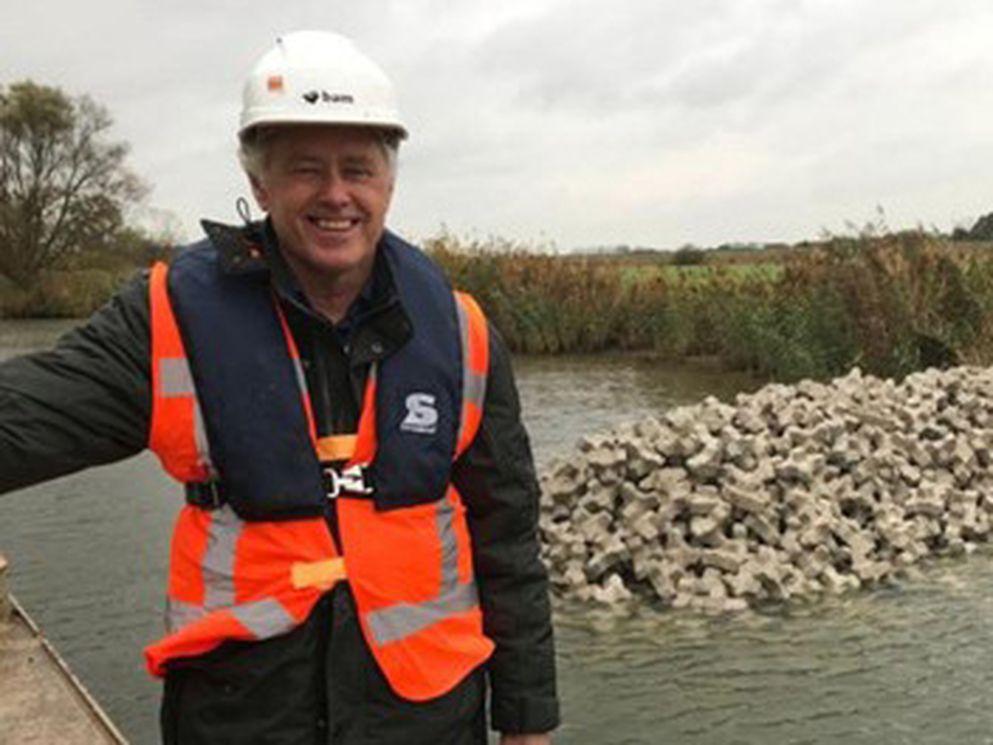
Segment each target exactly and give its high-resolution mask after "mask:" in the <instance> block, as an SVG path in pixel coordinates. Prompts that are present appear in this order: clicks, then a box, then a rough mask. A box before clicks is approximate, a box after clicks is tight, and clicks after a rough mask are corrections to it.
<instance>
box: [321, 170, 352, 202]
mask: <svg viewBox="0 0 993 745" xmlns="http://www.w3.org/2000/svg"><path fill="white" fill-rule="evenodd" d="M320 198H321V200H322V201H324V202H326V203H327V204H330V205H334V206H335V207H342V206H347V205H348V204H349V203H350V202H351V199H352V195H351V192H350V191H349V189H348V184H347V182H346V181H345V179H343V178H342V177H341V174H340V173H336V172H335V171H333V170H331V171H328V173H327V175H326V176H325V177H324V180H323V182H322V183H321V193H320Z"/></svg>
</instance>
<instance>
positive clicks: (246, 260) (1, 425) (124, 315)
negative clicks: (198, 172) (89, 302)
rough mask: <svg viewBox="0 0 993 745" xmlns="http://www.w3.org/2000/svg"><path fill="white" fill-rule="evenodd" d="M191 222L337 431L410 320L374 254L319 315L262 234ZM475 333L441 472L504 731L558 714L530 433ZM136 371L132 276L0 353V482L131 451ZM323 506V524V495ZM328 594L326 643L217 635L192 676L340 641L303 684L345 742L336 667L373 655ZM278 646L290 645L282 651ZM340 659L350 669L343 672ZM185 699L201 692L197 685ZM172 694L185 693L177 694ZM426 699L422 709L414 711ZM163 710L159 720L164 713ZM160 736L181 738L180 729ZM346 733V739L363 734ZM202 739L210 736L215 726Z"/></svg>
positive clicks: (237, 677) (141, 431)
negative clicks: (40, 348)
mask: <svg viewBox="0 0 993 745" xmlns="http://www.w3.org/2000/svg"><path fill="white" fill-rule="evenodd" d="M207 227H208V233H209V234H210V237H211V239H212V240H213V242H214V243H215V245H217V247H218V250H219V251H220V252H221V254H222V257H224V259H223V260H222V264H223V265H224V266H225V267H226V271H229V272H234V273H244V272H270V273H271V276H272V282H273V285H274V287H275V288H276V290H277V294H278V296H279V298H280V301H281V302H282V304H283V307H284V309H285V311H286V314H287V319H288V321H289V324H290V327H291V329H292V332H293V335H294V338H295V340H296V343H297V346H298V347H299V349H300V353H301V357H302V359H303V363H304V369H305V372H306V376H307V382H308V386H309V389H310V392H311V398H312V402H313V405H314V413H315V417H316V419H317V423H318V429H319V433H320V434H321V435H325V434H334V433H341V432H353V431H354V430H355V426H356V423H357V421H358V415H359V402H360V401H361V392H362V390H363V387H364V384H365V377H366V374H367V372H368V370H369V365H370V364H371V363H372V362H373V361H374V360H376V359H380V358H383V357H386V356H388V355H389V354H390V353H391V352H392V351H393V350H395V349H397V348H398V347H399V346H400V345H402V344H403V343H404V341H405V340H406V339H407V337H408V335H409V333H410V323H409V322H408V320H407V316H406V312H405V310H404V308H402V307H401V305H400V303H399V299H398V298H397V296H396V293H395V292H394V290H393V286H392V280H391V277H390V276H389V269H388V268H387V267H386V262H380V261H377V262H376V268H375V270H374V273H373V277H372V278H371V280H370V282H369V284H368V285H367V286H366V288H365V289H364V291H363V293H362V295H361V296H360V297H359V299H358V300H357V301H356V302H355V303H354V304H353V306H352V308H350V310H349V312H348V314H347V316H346V318H345V319H344V320H343V321H342V322H341V323H339V324H337V325H335V326H333V325H332V324H330V323H329V322H328V321H326V320H325V319H323V318H322V317H321V316H319V315H317V314H316V313H314V312H313V311H312V310H311V309H310V307H309V305H308V304H307V302H306V300H305V299H304V297H303V295H302V294H301V293H300V291H299V290H298V289H297V287H296V285H295V283H294V282H293V280H292V276H291V274H290V272H289V271H288V269H287V267H286V265H285V263H284V262H283V261H282V257H281V255H280V253H279V251H278V249H277V248H275V241H274V239H273V237H272V234H271V232H270V231H268V230H253V231H247V230H243V229H233V228H224V227H221V226H216V225H214V226H207ZM253 241H254V242H256V243H261V244H262V245H264V246H265V249H266V250H265V251H264V252H263V255H262V256H261V257H258V256H253V255H252V254H250V253H249V252H248V251H247V250H246V248H247V246H248V245H249V243H250V242H253ZM490 331H491V333H490V339H491V344H490V347H491V348H490V373H489V378H488V387H487V392H486V400H485V409H484V417H483V421H482V425H481V428H480V432H479V435H478V436H477V437H476V440H475V441H474V443H473V444H472V446H471V447H470V448H469V450H468V451H467V452H466V453H465V454H464V455H463V456H462V457H461V458H460V459H459V461H458V462H457V463H456V464H455V466H454V471H453V480H454V481H455V483H456V485H457V487H458V488H459V490H460V492H461V494H462V496H463V499H464V501H465V504H466V507H467V511H468V525H469V529H470V532H471V534H472V542H473V554H474V561H475V570H476V577H477V582H478V585H479V591H480V601H481V604H482V608H483V617H484V626H485V631H486V633H487V635H488V636H490V637H491V638H492V639H493V640H494V641H495V642H496V651H495V652H494V654H493V657H492V658H491V659H490V661H489V662H488V663H487V672H488V677H489V681H490V685H491V689H492V693H491V720H492V726H493V728H494V729H497V730H500V731H504V732H544V731H548V730H550V729H552V728H554V727H555V726H557V724H558V702H557V698H556V691H555V669H554V651H553V642H552V629H551V621H550V610H549V604H548V596H547V578H546V573H545V570H544V568H543V566H542V564H541V561H540V559H539V555H538V538H537V530H536V523H537V510H538V488H537V484H536V481H535V476H534V469H533V462H532V458H531V453H530V446H529V443H528V439H527V435H526V433H525V431H524V429H523V426H522V425H521V421H520V410H519V402H518V397H517V391H516V388H515V385H514V381H513V375H512V372H511V367H510V360H509V356H508V354H507V351H506V348H505V347H504V345H503V343H502V341H501V340H500V338H499V336H498V335H497V334H496V333H495V330H494V329H492V328H491V329H490ZM149 381H150V376H149V309H148V280H147V276H146V275H142V276H139V277H137V278H136V279H135V280H133V281H132V282H131V283H130V284H128V285H127V286H125V287H124V288H123V289H122V290H121V291H120V292H119V293H117V295H116V296H115V297H114V298H113V299H112V300H111V301H110V302H109V303H108V304H107V305H106V306H104V307H103V308H102V309H100V310H99V311H98V312H97V313H96V314H94V316H93V317H92V318H91V319H90V320H89V321H88V323H86V324H85V325H84V326H82V327H80V328H78V329H76V330H74V331H72V332H70V333H68V334H67V335H66V336H64V337H63V338H62V339H60V340H59V343H58V345H57V346H56V348H55V349H54V350H52V351H47V352H40V353H37V354H33V355H29V356H25V357H21V358H16V359H13V360H10V361H8V362H6V363H4V364H2V365H0V492H4V491H9V490H12V489H16V488H19V487H23V486H27V485H29V484H32V483H35V482H38V481H42V480H45V479H50V478H53V477H56V476H59V475H62V474H67V473H71V472H74V471H77V470H79V469H82V468H85V467H88V466H92V465H97V464H101V463H108V462H111V461H115V460H120V459H123V458H126V457H128V456H131V455H134V454H135V453H137V452H139V451H140V450H142V449H144V448H145V447H146V443H147V435H148V427H149V419H150V411H151V394H150V383H149ZM328 519H329V521H330V523H331V526H332V529H333V530H334V528H335V527H336V526H335V524H334V523H335V520H334V513H333V508H332V507H329V513H328ZM337 594H338V595H340V596H341V597H335V598H328V599H327V601H326V602H325V603H323V604H322V606H321V607H320V609H319V611H318V615H320V614H321V613H326V614H328V616H329V618H328V619H327V621H328V623H333V624H334V628H335V631H334V633H333V634H332V635H331V640H330V641H329V640H328V639H326V638H324V637H327V636H328V635H327V631H326V629H327V628H328V626H327V624H325V623H324V622H323V621H321V622H312V623H309V624H307V625H305V626H304V627H301V628H300V629H299V630H298V631H297V632H294V633H293V634H291V635H289V636H290V639H288V640H286V639H283V640H280V642H279V643H277V644H270V643H269V642H264V643H262V644H261V645H260V644H259V643H255V644H254V645H249V646H251V649H250V650H249V649H242V648H241V646H244V645H241V646H239V645H229V647H228V648H222V650H218V653H217V654H215V655H213V658H216V659H206V660H204V661H203V665H202V666H206V667H207V668H211V667H212V668H213V669H208V672H209V675H208V676H207V678H208V679H218V677H220V678H223V677H224V675H223V674H220V676H219V675H218V670H222V669H223V668H224V666H225V665H230V660H231V659H232V658H233V659H235V660H237V659H239V656H240V657H244V658H247V659H249V660H250V661H251V665H250V667H251V668H252V669H254V670H257V671H258V670H267V669H268V668H270V667H271V668H272V669H273V671H276V670H283V671H285V668H287V667H288V665H287V664H286V658H287V657H292V656H293V655H294V654H296V655H297V656H298V657H299V658H300V670H299V671H297V673H294V674H296V675H298V677H299V676H305V677H306V676H313V675H315V673H314V671H313V670H312V669H311V667H312V666H313V660H314V659H318V658H321V657H323V654H321V652H320V650H326V649H327V647H328V645H331V646H332V647H341V646H342V645H343V644H345V642H347V645H346V647H345V648H346V651H345V653H339V654H337V655H331V654H328V656H327V659H328V660H329V662H328V664H327V665H326V666H322V673H321V675H320V677H322V678H324V680H321V681H319V682H320V685H318V686H317V688H324V689H325V690H326V696H325V697H326V698H327V699H328V701H327V702H326V705H327V708H328V711H327V712H326V716H325V715H323V714H322V715H320V716H318V717H317V720H318V724H319V725H320V726H328V727H332V728H338V729H339V730H342V731H341V732H340V733H339V734H340V737H338V738H336V739H335V742H338V741H339V740H345V739H347V738H345V734H347V732H345V730H347V729H348V727H353V728H354V727H358V728H359V729H361V728H362V727H366V725H365V724H361V723H359V724H356V722H357V721H358V720H357V719H356V717H357V716H358V717H359V718H360V719H361V718H362V717H363V716H365V715H364V714H362V713H361V712H359V714H356V713H355V711H354V709H356V707H358V708H359V709H361V707H362V705H363V697H361V696H359V697H357V698H356V699H355V701H353V702H352V703H353V704H354V705H352V706H350V707H344V708H343V700H344V699H347V698H349V694H348V692H349V691H354V689H355V686H354V682H353V681H347V685H345V686H344V687H342V686H343V683H346V681H345V680H344V678H346V677H350V676H353V675H354V674H356V670H357V669H360V671H361V675H362V676H364V678H370V677H371V678H374V679H376V682H377V684H378V683H382V681H380V680H378V677H377V676H378V671H376V670H369V669H367V668H368V666H370V665H371V666H372V667H373V668H374V667H375V664H374V663H373V662H372V660H371V657H369V655H368V653H367V650H364V649H363V650H354V649H352V648H353V647H356V646H358V647H364V645H363V644H361V643H360V642H358V639H359V636H358V630H357V624H355V623H354V621H353V622H352V623H351V624H350V625H349V628H348V629H347V630H344V631H341V632H340V633H339V626H340V625H341V624H342V622H343V620H342V619H343V618H345V617H347V616H349V614H350V613H351V611H352V608H351V601H350V597H348V593H346V592H342V593H337ZM331 617H333V620H332V619H331ZM308 629H310V631H308ZM336 634H337V635H338V638H337V639H335V638H334V637H335V635H336ZM265 645H269V647H265ZM294 645H296V646H294ZM270 647H271V649H272V650H273V651H272V655H270V657H272V659H271V660H268V661H267V660H265V659H264V657H265V656H266V654H267V649H269V648H270ZM288 648H293V649H296V652H295V653H294V652H287V649H288ZM348 650H351V652H349V651H348ZM349 653H352V654H353V657H352V658H351V660H350V662H348V663H345V662H342V659H344V658H347V655H348V654H349ZM306 660H309V662H306ZM215 663H216V664H215ZM349 665H350V666H351V667H352V668H353V669H351V670H347V671H345V670H343V666H345V667H348V666H349ZM202 666H198V665H194V666H191V667H194V668H196V667H202ZM236 667H237V666H236ZM289 667H292V665H289ZM242 668H244V664H242ZM193 675H194V672H190V671H186V672H184V673H183V674H182V675H180V674H177V675H175V676H171V677H172V678H173V679H172V680H171V681H167V687H166V693H167V695H166V702H165V709H164V712H163V715H164V721H163V724H164V731H165V732H166V734H167V739H168V733H169V730H170V727H176V726H178V725H177V723H176V720H175V717H177V716H178V715H179V714H178V713H177V712H178V711H179V709H181V708H182V706H183V705H184V704H183V702H182V701H181V698H182V696H181V692H180V690H179V689H180V688H181V687H185V688H186V689H189V688H190V686H198V685H201V683H202V681H200V682H195V681H194V682H191V680H192V678H191V676H193ZM245 675H246V672H245V670H244V669H240V670H239V671H238V672H237V673H236V674H233V675H232V676H231V680H233V681H236V682H238V681H241V682H242V683H243V682H244V680H245ZM181 678H185V679H186V681H185V683H183V686H180V685H179V683H180V679H181ZM268 678H269V683H270V684H271V683H272V682H273V681H275V682H276V683H277V686H276V687H272V686H271V685H268V684H266V683H265V682H264V681H261V682H258V685H260V686H262V687H263V689H269V692H270V693H271V692H272V691H278V690H280V689H281V688H282V689H283V690H285V686H288V685H296V684H297V683H298V681H296V680H295V679H293V678H292V676H291V678H290V679H288V680H280V679H279V673H278V672H272V674H271V675H269V676H268ZM466 686H468V687H473V686H475V687H476V688H478V690H480V691H481V690H482V689H481V687H479V683H478V681H474V680H470V681H467V682H466V684H465V686H463V687H466ZM201 687H202V685H201ZM222 687H223V686H222ZM373 688H374V690H373V689H370V691H371V693H369V695H370V696H371V697H372V698H373V699H376V698H377V697H379V698H382V697H383V696H386V699H384V700H389V694H388V692H387V691H385V690H382V691H381V690H379V688H377V687H376V686H373ZM225 690H226V689H225ZM297 690H300V689H299V688H297ZM170 692H171V693H170ZM457 692H458V691H456V693H457ZM263 693H264V690H263ZM246 695H247V694H246ZM267 695H268V694H267ZM170 696H171V697H170ZM186 698H187V699H190V698H191V697H190V696H189V695H187V696H186ZM195 698H196V699H197V701H198V702H201V703H202V702H203V699H204V693H203V691H199V692H198V694H197V696H196V697H195ZM228 698H230V696H228ZM319 698H320V697H319ZM319 703H320V702H318V704H319ZM392 703H394V704H395V707H394V708H395V709H396V711H394V715H400V719H401V724H402V720H403V719H404V716H403V715H401V711H402V710H404V707H403V704H404V702H400V701H399V700H398V699H397V700H396V701H395V702H392ZM438 703H442V702H438ZM185 705H186V706H187V707H189V706H190V705H191V704H190V702H189V701H187V702H186V704H185ZM315 705H317V704H315ZM249 706H250V707H252V706H253V705H251V704H249ZM407 707H411V705H409V704H408V705H407ZM253 708H255V709H258V706H254V707H253ZM319 708H320V707H319ZM427 708H430V707H424V710H425V711H427ZM244 709H245V707H239V708H236V710H235V711H236V712H239V711H243V710H244ZM346 710H347V711H346ZM411 711H412V713H411V714H410V716H409V717H407V719H410V718H411V717H413V718H415V719H416V716H417V714H416V711H417V707H416V705H415V706H413V708H412V710H411ZM346 714H347V716H346ZM281 716H282V715H281ZM307 716H308V715H302V718H303V719H306V718H307ZM368 716H369V717H372V716H373V714H371V713H369V714H368ZM168 717H173V718H174V719H173V720H172V721H171V722H170V721H167V718H168ZM205 717H206V718H208V719H213V718H214V713H212V712H207V713H206V714H205ZM431 717H434V718H437V713H436V712H435V713H431ZM375 718H376V719H377V720H379V719H383V718H384V717H383V712H382V711H379V712H378V713H377V714H375ZM385 718H386V719H389V717H385ZM393 718H394V719H396V716H393ZM409 724H410V722H407V725H404V726H408V725H409ZM274 726H275V725H274ZM280 726H282V725H280ZM301 726H302V727H307V726H309V725H307V724H303V725H301ZM249 731H250V730H249ZM356 731H358V730H356ZM242 732H245V730H242ZM408 734H412V733H408ZM174 736H175V737H179V738H180V740H179V741H182V742H187V741H191V740H192V739H193V737H192V736H186V737H181V736H180V735H176V734H175V733H174ZM356 736H357V737H358V739H356V740H355V742H364V741H365V739H366V737H365V736H362V735H356ZM205 737H206V735H205ZM231 737H232V740H231V741H232V742H238V741H241V742H244V741H245V740H244V739H243V738H242V739H241V740H239V739H238V735H235V734H232V735H231ZM383 737H384V739H383V740H382V742H392V741H393V740H392V739H390V738H389V736H388V735H383ZM212 739H213V740H214V741H217V742H220V741H222V739H221V738H220V737H218V736H216V735H215V736H213V737H212ZM266 741H267V742H268V741H269V740H266ZM273 741H279V742H282V741H284V740H282V739H280V740H273ZM285 741H286V742H294V741H296V740H292V739H289V738H287V739H286V740H285ZM315 741H320V739H318V740H315ZM376 741H377V742H378V741H380V740H376ZM397 741H398V742H403V741H404V740H403V739H400V740H397ZM407 741H411V742H413V741H414V740H412V739H409V740H407ZM427 741H428V740H425V742H427Z"/></svg>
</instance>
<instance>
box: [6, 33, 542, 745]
mask: <svg viewBox="0 0 993 745" xmlns="http://www.w3.org/2000/svg"><path fill="white" fill-rule="evenodd" d="M406 134H407V132H406V129H405V128H404V126H403V124H402V123H401V121H400V120H399V118H398V116H397V112H396V107H395V103H394V100H393V93H392V88H391V86H390V84H389V81H388V80H387V79H386V77H385V75H384V74H383V73H382V72H381V71H380V70H379V68H378V67H376V66H375V64H374V63H372V62H371V61H370V60H369V59H368V58H366V57H365V56H364V55H362V54H361V53H360V52H359V51H358V50H357V49H356V48H355V47H354V46H353V45H352V44H351V42H349V41H348V40H346V39H344V38H343V37H340V36H338V35H335V34H330V33H324V32H313V31H308V32H297V33H293V34H288V35H286V36H284V37H282V38H281V39H280V40H279V41H278V42H277V45H276V47H275V48H274V49H273V50H272V51H270V52H269V53H268V54H266V55H265V56H263V57H262V58H261V59H260V61H259V62H258V63H257V65H256V66H255V68H254V70H253V71H252V73H251V75H250V76H249V79H248V82H247V83H246V86H245V92H244V108H243V110H242V121H241V128H240V131H239V136H240V141H241V152H240V155H241V159H242V163H243V165H244V167H245V169H246V173H247V175H248V177H249V181H250V184H251V188H252V192H253V194H254V195H255V198H256V200H257V202H258V204H259V205H260V207H261V208H262V209H263V210H264V211H265V212H266V213H267V215H268V217H267V219H266V221H265V222H264V223H262V224H246V225H245V226H244V227H243V228H232V227H227V226H222V225H217V224H214V223H205V224H204V226H205V229H206V231H207V234H208V238H207V239H206V240H205V241H201V242H200V243H198V244H195V245H194V246H191V247H189V248H188V249H186V250H184V251H183V252H181V253H180V254H179V255H178V256H177V257H176V259H175V260H174V261H173V262H172V264H171V266H170V267H169V268H168V269H166V268H165V267H164V266H162V265H159V266H157V267H155V268H154V269H153V270H152V272H151V273H150V275H148V276H143V277H142V278H140V279H138V280H136V281H135V282H133V283H131V284H130V285H128V286H127V287H125V288H124V289H123V290H122V291H121V292H120V293H118V295H117V296H116V297H115V298H114V299H113V300H112V301H111V302H110V303H109V304H108V305H107V306H105V307H104V308H103V309H101V310H100V311H99V312H98V313H97V314H96V315H95V316H94V317H93V318H92V319H90V321H89V323H88V324H87V325H86V326H85V327H83V328H81V329H79V330H77V331H75V332H73V333H72V334H70V335H68V336H67V337H65V338H64V339H62V340H61V341H60V343H59V346H58V347H57V348H56V349H55V350H54V351H52V352H46V353H43V354H40V355H34V356H29V357H23V358H20V359H15V360H12V361H10V362H8V363H6V364H5V365H3V366H0V491H6V490H10V489H14V488H18V487H21V486H25V485H27V484H30V483H34V482H37V481H40V480H43V479H46V478H52V477H55V476H58V475H61V474H64V473H69V472H72V471H75V470H78V469H80V468H83V467H85V466H88V465H94V464H98V463H105V462H108V461H111V460H116V459H120V458H124V457H127V456H129V455H132V454H133V453H135V452H137V451H138V450H140V449H142V448H144V447H146V446H147V447H150V448H151V449H152V450H153V451H154V452H155V453H156V454H157V455H158V456H159V458H160V460H161V461H162V464H163V466H164V468H165V469H166V470H167V471H168V472H169V473H170V474H171V475H173V476H174V477H176V478H177V479H178V480H180V481H181V482H183V483H184V484H185V491H186V501H187V504H186V506H185V507H184V508H183V509H182V511H181V513H180V516H179V519H178V521H177V527H176V531H175V533H174V536H173V545H172V551H171V561H170V576H169V586H168V592H167V600H168V604H167V633H166V635H165V636H164V637H163V638H162V639H161V640H159V641H158V642H156V643H154V644H152V645H150V646H149V647H148V648H147V649H146V658H147V661H148V666H149V669H150V671H151V672H152V673H153V674H155V675H162V676H163V677H164V679H165V693H164V697H163V706H162V732H163V740H164V742H166V743H167V744H171V743H182V744H183V745H196V744H197V743H212V744H214V745H216V744H218V743H239V744H243V743H334V745H357V744H361V743H378V744H381V745H391V744H397V745H399V744H400V743H403V744H404V745H417V744H418V743H423V744H424V745H428V744H431V745H436V744H439V743H452V744H453V745H462V744H463V743H466V744H468V743H473V744H476V743H483V742H485V741H486V734H485V729H486V728H485V722H484V713H483V712H484V706H483V696H484V690H485V688H486V680H487V678H488V681H489V684H490V687H491V689H492V695H491V719H492V725H493V728H494V729H496V730H498V731H500V732H501V733H502V734H501V742H502V743H504V745H542V744H544V743H549V742H550V736H549V735H548V734H547V733H548V732H549V731H550V730H552V729H553V728H554V727H556V726H557V724H558V703H557V699H556V693H555V678H554V676H555V673H554V654H553V648H552V631H551V624H550V612H549V605H548V598H547V579H546V576H545V572H544V569H543V567H542V565H541V563H540V560H539V558H538V545H537V535H536V519H537V496H538V491H537V485H536V483H535V479H534V472H533V466H532V462H531V455H530V452H529V446H528V442H527V437H526V434H525V433H524V430H523V428H522V426H521V423H520V416H519V406H518V401H517V394H516V391H515V388H514V383H513V379H512V375H511V371H510V366H509V360H508V355H507V353H506V350H505V349H504V347H503V345H502V343H501V341H500V340H499V337H498V336H497V335H496V334H495V333H494V331H493V330H492V329H490V328H489V327H488V326H487V324H486V322H485V320H484V319H483V317H482V314H481V312H480V311H479V309H478V307H477V306H476V305H475V303H474V302H473V301H472V299H471V298H468V297H467V296H464V295H461V294H458V293H456V294H453V293H452V291H451V290H450V288H448V286H447V284H446V283H445V280H444V278H443V277H442V276H441V274H440V271H439V270H438V269H437V268H436V267H435V266H434V265H433V264H432V263H431V262H429V261H428V260H427V259H426V258H425V257H424V256H423V254H421V253H420V252H418V251H417V250H416V249H414V248H412V247H410V246H408V245H407V244H405V243H404V242H403V241H402V240H400V239H399V238H397V237H396V236H395V235H392V234H391V233H389V232H388V231H386V230H385V227H384V225H385V218H386V212H387V210H388V207H389V204H390V198H391V196H392V191H393V183H394V175H395V168H396V151H397V147H398V144H399V142H400V140H402V139H403V138H405V137H406Z"/></svg>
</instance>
